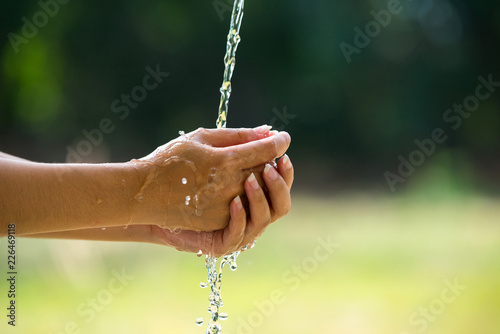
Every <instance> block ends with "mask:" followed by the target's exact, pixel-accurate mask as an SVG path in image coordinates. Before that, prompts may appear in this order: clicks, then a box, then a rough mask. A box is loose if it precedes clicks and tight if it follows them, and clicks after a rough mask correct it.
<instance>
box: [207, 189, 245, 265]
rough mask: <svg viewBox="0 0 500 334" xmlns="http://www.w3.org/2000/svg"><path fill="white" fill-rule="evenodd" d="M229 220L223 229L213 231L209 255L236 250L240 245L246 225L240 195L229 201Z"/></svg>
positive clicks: (224, 253) (219, 254)
mask: <svg viewBox="0 0 500 334" xmlns="http://www.w3.org/2000/svg"><path fill="white" fill-rule="evenodd" d="M230 211H231V220H230V221H229V224H228V225H227V226H226V228H225V229H224V230H219V231H216V232H215V233H214V239H213V243H212V249H211V252H210V253H211V255H213V256H216V257H220V256H223V255H226V254H229V253H231V252H234V251H236V250H239V249H240V248H241V246H242V242H243V237H244V235H245V230H246V225H247V215H246V211H245V209H244V208H243V204H242V203H241V199H240V196H236V198H235V199H234V200H233V201H232V202H231V205H230Z"/></svg>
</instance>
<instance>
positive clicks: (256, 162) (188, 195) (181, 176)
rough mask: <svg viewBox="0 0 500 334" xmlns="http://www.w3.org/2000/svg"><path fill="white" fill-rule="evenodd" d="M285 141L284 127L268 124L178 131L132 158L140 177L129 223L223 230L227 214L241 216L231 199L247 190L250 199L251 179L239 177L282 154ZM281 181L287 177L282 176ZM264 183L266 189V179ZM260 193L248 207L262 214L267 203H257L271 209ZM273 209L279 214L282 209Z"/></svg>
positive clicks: (211, 230)
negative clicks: (143, 154)
mask: <svg viewBox="0 0 500 334" xmlns="http://www.w3.org/2000/svg"><path fill="white" fill-rule="evenodd" d="M289 144H290V136H289V135H288V134H287V133H286V132H274V131H273V132H270V131H269V127H259V128H256V129H212V130H207V129H198V130H196V131H193V132H191V133H188V134H186V135H182V136H180V137H179V138H177V139H175V140H173V141H171V142H169V143H167V144H166V145H163V146H161V147H159V148H158V149H156V150H155V151H154V152H153V153H151V154H150V155H148V156H146V157H144V158H142V159H139V160H133V161H131V162H130V164H131V165H132V166H133V167H134V168H135V169H136V170H137V171H138V172H139V175H140V177H141V178H142V180H143V185H142V187H141V188H140V190H139V191H138V193H137V194H136V195H135V203H134V207H133V210H132V218H131V221H130V224H133V225H136V224H141V225H157V226H159V227H161V228H167V229H170V230H172V231H173V230H182V231H183V232H181V233H180V234H175V233H174V234H173V235H175V236H176V237H178V236H180V235H184V234H186V233H187V232H188V231H205V232H213V231H217V232H219V231H223V230H224V229H225V228H226V227H229V225H228V222H229V218H230V216H231V218H232V219H239V218H233V210H234V208H235V207H239V206H238V205H237V203H236V202H234V201H233V199H234V198H235V197H236V196H238V195H243V194H244V193H245V192H246V193H247V196H248V198H249V199H250V200H251V197H250V196H249V193H248V189H247V188H248V185H249V182H248V181H247V182H245V186H243V184H244V182H243V181H244V180H245V179H247V178H248V176H249V175H250V174H251V173H252V172H257V171H261V170H262V168H263V165H264V164H265V163H266V162H269V161H274V159H275V158H277V157H279V156H281V155H282V154H283V153H284V152H285V151H286V149H287V148H288V146H289ZM282 168H283V167H282ZM256 174H257V173H256ZM280 174H282V173H281V169H280ZM292 174H293V172H292ZM257 175H260V173H258V174H257ZM282 175H283V174H282ZM285 177H286V178H287V180H288V179H290V177H289V176H285ZM291 179H293V176H291ZM264 180H266V177H264ZM279 180H280V178H278V181H279ZM281 180H282V181H283V182H285V181H284V180H283V177H282V178H281ZM275 182H276V181H275ZM289 182H290V185H291V180H290V181H289ZM273 184H274V183H273ZM266 185H267V186H268V188H269V185H268V184H267V182H266ZM259 187H260V186H259ZM269 190H270V191H271V188H269ZM259 192H262V194H261V196H260V197H259V198H255V200H256V201H258V202H259V203H260V204H259V206H258V207H259V209H252V206H250V211H251V212H252V214H253V211H255V210H257V211H264V213H265V212H266V210H265V208H261V206H263V204H264V203H265V205H266V206H267V210H270V209H269V206H268V204H267V200H266V201H263V200H262V198H263V199H264V200H265V195H264V192H263V190H262V188H260V189H259ZM287 192H288V191H287ZM278 193H279V194H277V196H278V197H283V196H284V195H283V194H281V191H278ZM253 195H255V194H253ZM255 196H256V195H255ZM255 196H254V197H255ZM262 196H263V197H262ZM288 197H289V193H288ZM276 200H277V199H276ZM230 204H231V205H230ZM288 206H289V204H288ZM253 207H254V208H255V207H256V205H253ZM230 208H231V212H230ZM238 211H241V210H238ZM276 212H278V216H279V213H280V212H281V211H279V210H277V211H276ZM236 213H237V212H235V214H236ZM240 214H241V212H240ZM245 218H246V217H245ZM254 219H256V218H254ZM240 220H241V219H240ZM186 230H188V231H186ZM165 233H167V234H168V232H165ZM194 233H196V232H194ZM197 234H198V233H197ZM254 234H255V233H253V232H252V235H254ZM218 235H219V234H214V237H216V236H218ZM207 237H208V235H207ZM191 238H193V237H191ZM204 243H205V244H206V243H207V242H204ZM209 243H210V242H209ZM226 244H227V242H226ZM181 248H182V247H181ZM205 248H206V247H205ZM199 249H202V250H203V247H202V248H199ZM196 251H198V249H197V250H196Z"/></svg>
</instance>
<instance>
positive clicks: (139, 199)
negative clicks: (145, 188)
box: [135, 194, 144, 201]
mask: <svg viewBox="0 0 500 334" xmlns="http://www.w3.org/2000/svg"><path fill="white" fill-rule="evenodd" d="M143 198H144V196H142V195H141V194H137V195H136V196H135V199H136V200H138V201H142V199H143Z"/></svg>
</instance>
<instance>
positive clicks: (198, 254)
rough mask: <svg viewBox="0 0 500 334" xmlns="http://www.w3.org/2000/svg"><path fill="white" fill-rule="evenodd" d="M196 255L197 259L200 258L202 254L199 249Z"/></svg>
mask: <svg viewBox="0 0 500 334" xmlns="http://www.w3.org/2000/svg"><path fill="white" fill-rule="evenodd" d="M196 255H197V256H198V257H200V256H202V255H203V252H202V251H201V249H200V250H199V251H198V253H196Z"/></svg>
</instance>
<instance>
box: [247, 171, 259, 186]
mask: <svg viewBox="0 0 500 334" xmlns="http://www.w3.org/2000/svg"><path fill="white" fill-rule="evenodd" d="M248 182H249V183H250V185H251V186H252V188H253V189H254V190H259V187H260V186H259V182H257V179H256V178H255V175H253V173H252V174H250V176H249V177H248Z"/></svg>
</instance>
